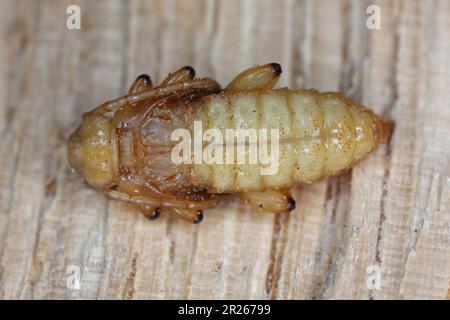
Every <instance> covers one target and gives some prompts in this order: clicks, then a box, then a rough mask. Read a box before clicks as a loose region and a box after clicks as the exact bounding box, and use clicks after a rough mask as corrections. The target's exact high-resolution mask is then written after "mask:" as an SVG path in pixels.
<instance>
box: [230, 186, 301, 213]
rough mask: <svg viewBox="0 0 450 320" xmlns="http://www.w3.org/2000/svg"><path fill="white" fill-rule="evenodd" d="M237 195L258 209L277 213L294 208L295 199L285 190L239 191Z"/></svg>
mask: <svg viewBox="0 0 450 320" xmlns="http://www.w3.org/2000/svg"><path fill="white" fill-rule="evenodd" d="M238 197H239V198H240V199H241V200H243V201H245V202H246V203H248V204H250V205H251V206H253V207H255V208H257V209H258V210H260V211H268V212H274V213H279V212H287V211H292V210H294V209H295V200H294V199H293V198H292V197H291V195H290V194H289V193H288V192H287V191H277V190H267V191H263V192H257V191H252V192H241V193H239V194H238Z"/></svg>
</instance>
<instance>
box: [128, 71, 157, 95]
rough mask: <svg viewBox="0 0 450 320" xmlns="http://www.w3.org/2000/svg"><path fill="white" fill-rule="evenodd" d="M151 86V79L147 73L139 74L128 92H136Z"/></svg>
mask: <svg viewBox="0 0 450 320" xmlns="http://www.w3.org/2000/svg"><path fill="white" fill-rule="evenodd" d="M151 88H152V79H150V76H149V75H147V74H141V75H140V76H139V77H137V78H136V80H134V82H133V84H132V85H131V87H130V89H129V90H128V94H136V93H139V92H142V91H146V90H148V89H151Z"/></svg>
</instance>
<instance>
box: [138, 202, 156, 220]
mask: <svg viewBox="0 0 450 320" xmlns="http://www.w3.org/2000/svg"><path fill="white" fill-rule="evenodd" d="M137 207H138V208H139V210H140V211H141V212H142V213H143V214H144V216H145V217H146V218H148V219H150V220H155V219H157V218H158V217H159V215H160V214H161V209H160V208H155V207H152V206H149V205H145V204H144V205H138V206H137Z"/></svg>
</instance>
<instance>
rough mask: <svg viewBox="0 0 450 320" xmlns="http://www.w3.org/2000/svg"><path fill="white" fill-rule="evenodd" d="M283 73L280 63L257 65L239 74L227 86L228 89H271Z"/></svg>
mask: <svg viewBox="0 0 450 320" xmlns="http://www.w3.org/2000/svg"><path fill="white" fill-rule="evenodd" d="M280 74H281V66H280V65H279V64H278V63H269V64H265V65H263V66H256V67H253V68H250V69H247V70H245V71H243V72H242V73H240V74H238V75H237V76H236V78H234V79H233V81H231V82H230V84H229V85H228V86H227V88H226V90H252V89H271V88H273V86H274V85H275V83H276V82H277V80H278V78H279V76H280Z"/></svg>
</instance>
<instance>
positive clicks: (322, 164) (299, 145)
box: [191, 89, 383, 193]
mask: <svg viewBox="0 0 450 320" xmlns="http://www.w3.org/2000/svg"><path fill="white" fill-rule="evenodd" d="M193 122H197V123H200V124H201V126H202V127H201V129H202V132H203V133H205V132H208V130H209V129H214V130H216V133H217V131H219V132H220V135H219V136H221V138H222V140H221V141H214V144H216V145H219V144H221V145H223V147H222V150H223V152H222V154H221V153H220V152H219V153H218V155H219V159H217V158H215V159H213V161H205V160H208V159H207V155H208V152H207V151H208V148H209V150H211V144H212V142H211V141H209V140H208V139H206V141H203V142H202V147H203V149H202V151H203V156H202V157H197V159H200V158H201V160H203V161H202V162H201V163H199V162H196V163H195V164H193V170H192V179H193V181H194V183H195V184H197V185H201V186H204V187H206V188H207V189H208V191H209V192H217V193H222V192H241V191H256V190H266V189H282V188H287V187H290V186H292V185H293V184H294V183H305V182H306V183H309V182H312V181H315V180H318V179H320V178H322V177H324V176H329V175H336V174H339V173H340V172H342V171H343V170H345V169H348V168H350V167H351V166H353V164H354V163H355V162H357V161H358V160H360V159H362V158H364V157H365V156H366V155H367V154H368V153H370V152H371V151H372V150H373V149H374V148H375V147H376V146H377V145H378V144H379V142H380V139H381V138H382V135H383V134H382V122H381V120H380V119H379V118H378V117H377V116H376V115H375V114H374V113H373V112H371V111H370V110H368V109H365V108H364V107H362V106H360V105H358V104H356V103H354V102H351V101H350V100H348V99H346V98H345V97H343V96H342V95H340V94H338V93H322V94H321V93H318V92H317V91H315V90H295V91H291V90H286V89H280V90H263V91H262V90H250V91H241V92H223V93H221V94H215V95H211V96H208V97H205V98H204V99H202V101H201V104H200V105H199V112H198V113H197V115H196V117H195V118H194V119H193ZM227 129H228V130H227ZM230 129H232V130H230ZM243 129H249V130H246V131H244V130H243ZM191 131H192V136H193V137H195V133H194V126H193V125H192V126H191ZM227 131H228V136H227ZM244 133H245V135H246V137H245V138H246V139H245V140H244V139H242V137H241V139H239V135H242V134H244ZM275 133H277V134H275ZM233 135H234V136H233ZM255 136H256V138H257V139H256V140H254V141H253V142H254V143H252V142H251V141H250V138H249V137H251V138H254V137H255ZM203 138H204V137H203ZM215 138H217V136H216V137H215ZM265 139H266V140H265ZM204 140H205V139H204ZM255 141H256V143H255ZM230 145H231V146H232V147H231V148H230ZM233 146H234V148H233ZM255 147H256V149H257V151H256V153H255ZM252 148H253V149H252ZM213 149H214V148H213ZM205 150H206V152H205ZM196 151H197V150H195V148H194V153H195V152H196ZM215 151H216V152H217V149H216V150H215ZM215 155H216V156H217V153H216V154H215ZM255 156H256V160H257V161H256V162H255ZM243 158H245V161H244V162H243V161H242V159H243ZM209 160H211V159H209ZM214 161H215V162H214ZM274 169H275V170H274Z"/></svg>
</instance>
